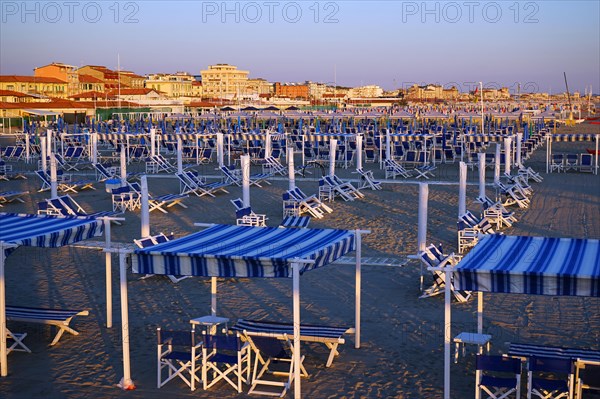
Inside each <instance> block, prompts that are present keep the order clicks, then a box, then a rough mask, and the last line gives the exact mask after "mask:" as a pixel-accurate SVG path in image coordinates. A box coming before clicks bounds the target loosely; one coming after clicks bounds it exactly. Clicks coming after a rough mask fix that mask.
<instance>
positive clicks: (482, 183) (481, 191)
mask: <svg viewBox="0 0 600 399" xmlns="http://www.w3.org/2000/svg"><path fill="white" fill-rule="evenodd" d="M477 157H478V161H479V199H480V200H481V201H483V200H484V199H485V197H486V195H485V153H483V152H480V153H479V154H477Z"/></svg>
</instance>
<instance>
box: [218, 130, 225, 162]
mask: <svg viewBox="0 0 600 399" xmlns="http://www.w3.org/2000/svg"><path fill="white" fill-rule="evenodd" d="M217 162H218V163H219V166H223V165H224V163H223V133H217Z"/></svg>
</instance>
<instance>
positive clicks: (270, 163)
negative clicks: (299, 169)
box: [262, 156, 287, 176]
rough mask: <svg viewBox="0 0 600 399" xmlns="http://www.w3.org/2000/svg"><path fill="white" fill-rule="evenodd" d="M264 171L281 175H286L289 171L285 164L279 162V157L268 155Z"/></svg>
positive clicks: (264, 163)
mask: <svg viewBox="0 0 600 399" xmlns="http://www.w3.org/2000/svg"><path fill="white" fill-rule="evenodd" d="M262 167H263V173H265V174H268V175H276V174H279V175H281V176H285V175H286V173H287V169H286V167H285V166H283V165H282V164H281V162H279V159H277V158H275V157H272V156H270V157H266V158H265V159H264V162H263V165H262Z"/></svg>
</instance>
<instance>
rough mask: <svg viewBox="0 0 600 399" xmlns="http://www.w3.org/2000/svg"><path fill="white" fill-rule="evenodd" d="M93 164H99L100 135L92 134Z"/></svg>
mask: <svg viewBox="0 0 600 399" xmlns="http://www.w3.org/2000/svg"><path fill="white" fill-rule="evenodd" d="M91 137H92V163H94V164H96V163H98V133H96V132H93V133H92V136H91Z"/></svg>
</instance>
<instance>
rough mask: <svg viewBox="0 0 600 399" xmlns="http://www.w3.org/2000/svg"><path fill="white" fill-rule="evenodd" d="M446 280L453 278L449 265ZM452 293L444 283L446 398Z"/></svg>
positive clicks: (446, 397)
mask: <svg viewBox="0 0 600 399" xmlns="http://www.w3.org/2000/svg"><path fill="white" fill-rule="evenodd" d="M444 273H445V275H446V281H450V280H451V279H452V272H451V269H450V267H449V266H448V265H447V266H445V268H444ZM451 323H452V295H451V292H450V284H444V326H443V327H444V399H450V350H451V347H450V345H451V340H452V331H451Z"/></svg>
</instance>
